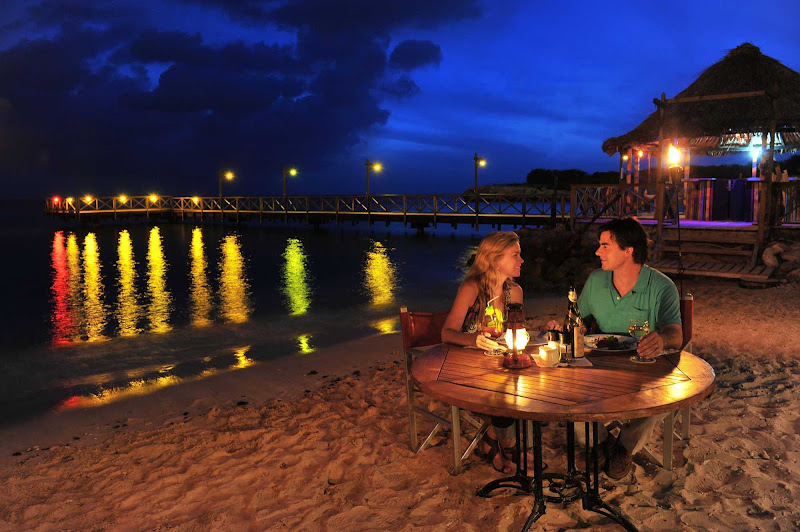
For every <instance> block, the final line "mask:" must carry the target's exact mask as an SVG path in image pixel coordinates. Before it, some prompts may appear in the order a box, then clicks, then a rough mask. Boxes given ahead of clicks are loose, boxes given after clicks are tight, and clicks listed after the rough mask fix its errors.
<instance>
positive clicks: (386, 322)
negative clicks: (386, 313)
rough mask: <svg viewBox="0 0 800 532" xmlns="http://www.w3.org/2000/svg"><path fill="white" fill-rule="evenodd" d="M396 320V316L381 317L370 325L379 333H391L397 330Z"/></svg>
mask: <svg viewBox="0 0 800 532" xmlns="http://www.w3.org/2000/svg"><path fill="white" fill-rule="evenodd" d="M398 321H399V320H398V318H383V319H381V320H375V321H373V322H371V323H370V325H371V326H372V328H374V329H375V330H376V331H378V332H379V333H381V334H392V333H396V332H398V331H399V329H398V328H397V324H398Z"/></svg>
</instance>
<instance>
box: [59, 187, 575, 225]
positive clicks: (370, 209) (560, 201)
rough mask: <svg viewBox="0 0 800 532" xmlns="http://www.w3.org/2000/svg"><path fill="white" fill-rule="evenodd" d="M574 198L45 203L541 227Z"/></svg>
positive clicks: (180, 213) (75, 211)
mask: <svg viewBox="0 0 800 532" xmlns="http://www.w3.org/2000/svg"><path fill="white" fill-rule="evenodd" d="M568 198H569V195H568V193H566V192H561V191H558V192H556V193H553V191H549V190H547V189H534V190H533V191H531V190H528V191H526V192H524V193H513V194H477V195H476V194H380V195H370V196H367V195H351V196H342V195H330V196H329V195H307V196H229V197H223V198H222V202H221V203H220V198H219V197H209V196H203V197H200V196H193V197H188V196H127V197H119V196H116V197H111V196H105V197H96V198H95V197H91V198H89V197H85V198H68V199H55V198H50V199H48V200H46V203H45V212H46V213H47V214H52V215H56V216H61V217H64V218H74V219H78V220H81V219H90V220H94V219H97V218H101V217H103V218H105V217H113V218H127V217H131V216H142V215H145V216H149V215H151V214H153V215H167V216H170V217H176V218H181V219H183V218H186V217H187V216H189V217H200V218H201V219H202V218H203V217H205V216H211V217H213V216H223V217H226V218H230V217H236V218H237V219H238V218H240V217H245V218H252V217H259V218H260V219H264V218H267V219H280V218H284V219H286V220H288V219H293V220H296V219H298V218H305V219H306V220H307V221H308V220H313V221H330V220H333V221H340V220H344V219H367V220H369V221H373V220H380V221H402V222H404V223H406V224H408V223H412V224H416V223H425V224H427V223H433V224H434V225H435V224H436V223H440V222H441V223H484V224H493V225H499V224H505V225H508V224H513V225H526V224H531V225H540V224H542V223H545V222H547V221H558V222H562V223H563V222H566V220H567V219H568V217H569V203H568Z"/></svg>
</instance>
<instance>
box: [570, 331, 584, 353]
mask: <svg viewBox="0 0 800 532" xmlns="http://www.w3.org/2000/svg"><path fill="white" fill-rule="evenodd" d="M572 345H573V347H574V349H575V358H581V357H583V350H584V348H585V346H584V345H583V331H582V330H581V326H580V325H575V327H573V328H572Z"/></svg>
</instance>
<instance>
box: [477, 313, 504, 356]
mask: <svg viewBox="0 0 800 532" xmlns="http://www.w3.org/2000/svg"><path fill="white" fill-rule="evenodd" d="M481 333H489V336H490V337H491V339H492V340H494V341H495V342H497V341H498V340H499V339H500V338H501V337H502V335H503V311H502V310H500V309H499V308H497V307H495V306H493V305H492V304H491V303H489V304H487V305H486V310H485V311H484V313H483V320H482V322H481ZM503 351H505V349H504V348H503V347H500V348H498V349H487V350H486V351H484V352H483V353H484V354H485V355H488V356H500V355H502V354H503Z"/></svg>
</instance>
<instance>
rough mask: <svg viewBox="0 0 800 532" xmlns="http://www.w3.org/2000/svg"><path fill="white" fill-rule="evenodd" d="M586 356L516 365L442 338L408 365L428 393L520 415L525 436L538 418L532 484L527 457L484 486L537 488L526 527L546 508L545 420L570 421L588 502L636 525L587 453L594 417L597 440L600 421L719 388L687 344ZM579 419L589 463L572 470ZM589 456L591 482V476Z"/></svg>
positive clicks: (691, 400) (675, 405)
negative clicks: (643, 358)
mask: <svg viewBox="0 0 800 532" xmlns="http://www.w3.org/2000/svg"><path fill="white" fill-rule="evenodd" d="M586 358H587V359H588V360H589V361H590V362H591V363H592V366H591V367H549V368H546V367H543V368H540V367H537V366H536V365H534V366H533V367H530V368H526V369H521V370H512V369H506V368H504V367H503V364H502V362H503V357H489V356H485V355H484V354H483V352H482V351H479V350H477V349H470V348H465V347H458V346H452V345H446V344H442V345H439V346H435V347H433V348H432V349H430V350H429V351H428V352H427V353H425V354H424V355H422V356H420V357H418V358H417V359H416V360H415V361H414V364H413V366H412V368H411V376H412V378H413V379H414V382H415V383H416V385H417V386H418V387H419V389H420V390H421V391H422V392H423V393H425V394H427V395H429V396H431V397H433V398H435V399H438V400H440V401H442V402H443V403H446V404H449V405H452V406H456V407H459V408H463V409H466V410H471V411H473V412H478V413H481V414H488V415H493V416H504V417H510V418H514V419H516V420H518V423H517V425H518V426H517V433H518V434H520V435H521V437H522V438H523V439H525V436H526V434H527V430H526V426H525V424H526V423H527V422H528V421H530V422H533V434H534V441H533V454H534V464H533V465H534V479H533V485H531V482H530V479H529V477H528V476H527V463H526V462H527V460H526V459H525V460H519V461H518V462H519V463H520V465H518V468H517V473H516V474H515V475H514V476H513V477H509V478H507V479H499V480H497V481H494V482H492V483H490V484H489V485H487V486H486V487H484V488H483V489H482V490H480V491H479V494H482V495H486V494H488V493H489V492H490V491H492V490H494V489H496V488H497V487H507V486H509V485H510V484H509V483H508V482H516V483H517V484H519V488H520V489H524V490H526V491H529V492H533V493H534V495H535V497H536V502H535V505H534V509H533V511H532V512H531V516H530V518H529V519H528V522H527V523H526V525H525V528H524V529H523V530H527V529H529V528H530V526H531V525H532V524H533V523H534V522H535V521H536V520H537V519H538V518H539V517H541V515H543V514H544V512H545V496H544V494H543V481H544V476H543V474H542V470H541V469H542V465H541V422H542V421H565V422H567V425H568V428H569V432H568V447H569V448H568V451H569V454H568V472H567V475H566V476H567V477H570V478H572V477H574V478H572V480H573V481H574V480H575V478H579V479H580V481H581V482H582V483H583V484H584V486H583V488H582V494H581V495H582V498H583V507H584V509H587V510H591V511H595V512H598V513H601V514H603V515H606V516H607V517H610V518H611V519H614V520H615V521H617V522H619V523H620V524H621V525H623V526H624V527H625V528H627V529H629V530H636V528H635V527H634V526H633V525H632V524H631V523H630V522H629V521H628V520H627V519H625V518H624V517H623V516H621V515H620V514H619V513H618V512H617V511H616V510H615V509H613V508H611V507H610V506H608V505H607V504H605V503H604V502H603V501H602V500H601V499H600V497H599V493H598V485H599V480H598V474H599V473H598V456H597V453H590V442H589V438H588V435H589V424H590V423H592V424H594V440H595V441H594V445H595V446H596V445H597V423H598V422H607V421H615V420H623V419H634V418H641V417H648V416H654V415H658V414H666V413H667V412H672V411H675V410H678V409H680V408H683V407H687V406H691V405H693V404H695V403H697V402H698V401H701V400H702V399H704V398H705V397H707V396H708V395H709V394H710V393H711V392H712V391H713V389H714V380H715V374H714V370H713V369H712V368H711V366H710V365H709V364H708V363H707V362H706V361H705V360H703V359H701V358H699V357H697V356H695V355H693V354H691V353H688V352H686V351H682V352H677V353H674V354H670V355H663V356H661V357H658V358H657V359H656V361H655V363H652V364H637V363H635V362H632V361H631V360H630V359H629V356H628V355H627V354H623V353H603V354H600V353H596V352H595V353H588V354H587V355H586ZM520 421H521V422H522V426H521V427H520ZM575 422H584V423H585V427H586V434H587V438H586V464H587V466H586V470H585V471H584V472H582V473H580V474H579V473H578V472H576V471H574V458H573V452H574V449H573V448H572V445H573V443H572V438H571V436H572V427H573V425H572V424H573V423H575ZM456 436H457V435H454V437H456ZM524 443H525V442H524V441H523V447H524ZM517 448H518V449H519V448H520V445H517ZM590 455H591V457H590ZM523 456H527V453H523ZM590 463H591V465H593V467H592V469H593V470H594V482H591V480H592V479H591V476H590ZM548 475H549V476H551V477H555V476H556V475H553V474H548ZM515 487H516V486H515Z"/></svg>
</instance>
